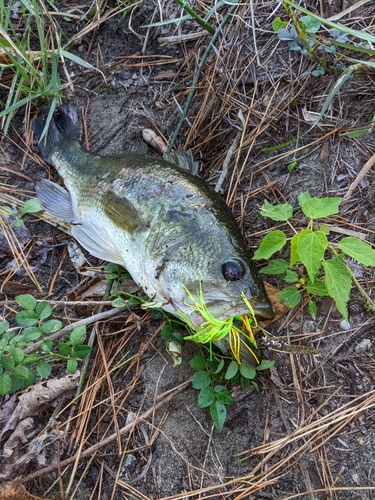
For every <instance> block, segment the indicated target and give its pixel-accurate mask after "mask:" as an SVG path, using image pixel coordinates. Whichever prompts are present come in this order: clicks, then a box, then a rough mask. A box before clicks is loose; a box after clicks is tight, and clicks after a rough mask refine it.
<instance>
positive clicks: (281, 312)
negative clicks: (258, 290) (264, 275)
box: [259, 281, 290, 328]
mask: <svg viewBox="0 0 375 500" xmlns="http://www.w3.org/2000/svg"><path fill="white" fill-rule="evenodd" d="M263 283H264V288H265V289H266V293H267V295H268V298H269V299H270V302H271V305H272V307H273V309H274V311H275V317H274V318H273V319H270V320H266V321H259V326H260V327H262V328H266V327H267V326H268V325H271V324H272V323H275V321H279V319H281V318H283V317H284V316H286V315H287V314H288V312H289V311H290V307H289V306H288V304H286V303H285V302H279V300H278V298H279V295H280V290H278V289H277V288H275V287H274V286H272V285H270V284H269V283H267V282H266V281H263Z"/></svg>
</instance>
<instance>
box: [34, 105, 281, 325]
mask: <svg viewBox="0 0 375 500" xmlns="http://www.w3.org/2000/svg"><path fill="white" fill-rule="evenodd" d="M44 126H45V118H43V117H40V118H37V119H36V120H34V123H33V129H34V131H35V133H36V135H37V136H38V138H40V137H41V135H42V131H43V129H44ZM80 136H81V125H80V121H79V119H78V113H77V108H76V107H74V106H66V107H62V108H59V111H58V114H57V115H56V116H55V117H54V118H53V119H52V121H51V124H50V127H49V130H48V133H47V134H46V137H45V138H43V139H42V140H41V141H40V143H39V148H40V151H41V153H42V156H43V158H44V160H45V161H47V162H49V163H51V164H52V165H53V166H54V167H55V168H56V169H57V171H58V172H59V174H60V176H61V177H62V179H63V181H64V184H65V186H66V188H67V190H65V189H63V188H62V187H60V186H59V185H57V184H55V183H52V182H51V181H48V180H43V181H41V182H40V183H39V184H38V185H37V188H36V189H37V197H38V200H39V202H40V203H41V205H42V207H43V208H44V209H45V210H46V211H47V212H48V213H49V214H51V215H53V216H55V217H57V218H60V219H64V220H67V221H69V222H71V224H72V235H73V236H74V237H75V238H76V239H77V240H78V242H79V243H80V244H81V245H82V246H83V247H84V248H86V250H88V251H89V253H91V254H92V255H94V256H95V257H98V258H100V259H103V260H106V261H110V262H114V263H117V264H121V265H123V266H124V267H125V268H126V269H127V270H128V272H129V273H130V274H131V275H132V277H133V279H134V281H135V282H136V283H137V284H138V285H139V286H141V287H142V288H143V290H144V291H145V293H146V294H147V295H148V296H149V297H154V299H155V301H157V302H161V303H162V304H163V305H162V308H163V309H164V310H165V311H167V312H170V313H172V314H174V315H176V316H179V314H180V313H183V314H184V315H185V316H188V317H189V320H190V322H191V323H192V324H193V325H195V326H197V327H199V325H200V324H201V323H202V322H203V321H204V318H203V317H202V316H201V315H200V314H199V313H198V312H197V311H196V310H194V309H193V308H192V307H191V305H192V303H191V300H190V299H189V297H188V292H190V293H191V294H192V296H193V297H197V290H199V289H200V290H201V293H202V295H203V297H204V301H205V305H206V306H207V309H208V311H209V312H210V314H212V316H213V317H215V318H217V319H219V320H222V319H227V318H230V317H233V316H238V315H241V314H247V313H248V312H249V311H248V308H247V307H246V305H245V303H244V301H243V300H242V298H241V293H243V294H245V296H246V298H247V299H248V301H249V302H250V303H251V305H252V307H253V310H254V312H255V314H256V315H258V316H259V317H268V318H269V317H272V316H273V310H272V307H271V305H270V302H269V300H268V297H267V295H266V293H265V290H264V287H263V283H262V281H261V280H260V278H259V277H258V274H257V271H256V269H255V267H254V264H253V262H252V260H251V254H250V252H249V250H248V248H247V245H246V242H245V241H244V238H243V236H242V234H241V231H240V229H239V227H238V225H237V223H236V221H235V218H234V216H233V214H232V213H231V211H230V210H229V208H228V207H227V205H226V204H225V202H224V200H223V199H222V198H221V197H220V196H219V195H218V194H217V193H216V192H215V191H214V190H213V189H212V188H211V187H210V186H209V185H208V184H207V183H206V182H204V181H203V180H202V179H200V178H199V177H197V176H195V175H192V174H191V173H190V172H188V171H187V170H186V169H184V168H181V167H180V166H179V165H181V162H180V163H179V165H177V163H178V162H176V163H175V162H174V161H172V160H170V161H168V160H166V159H163V158H154V157H151V156H145V155H137V154H134V153H124V154H122V155H118V156H106V157H100V156H94V155H93V154H92V153H90V152H89V151H87V150H86V149H84V148H83V147H82V146H81V145H80V142H79V141H80ZM183 159H186V158H183Z"/></svg>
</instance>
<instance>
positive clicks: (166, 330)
mask: <svg viewBox="0 0 375 500" xmlns="http://www.w3.org/2000/svg"><path fill="white" fill-rule="evenodd" d="M173 332H174V328H173V326H172V325H164V326H163V328H162V329H161V334H162V335H163V337H164V338H165V340H170V338H171V337H172V334H173Z"/></svg>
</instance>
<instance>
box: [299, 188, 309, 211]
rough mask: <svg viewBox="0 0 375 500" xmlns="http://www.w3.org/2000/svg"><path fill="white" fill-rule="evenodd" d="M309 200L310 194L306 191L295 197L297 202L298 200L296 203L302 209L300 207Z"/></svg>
mask: <svg viewBox="0 0 375 500" xmlns="http://www.w3.org/2000/svg"><path fill="white" fill-rule="evenodd" d="M310 198H311V194H310V191H309V190H307V191H303V193H300V194H299V195H298V196H297V200H298V203H299V205H300V206H301V207H302V205H303V204H304V203H305V202H306V201H307V200H310Z"/></svg>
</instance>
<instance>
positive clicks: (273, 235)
mask: <svg viewBox="0 0 375 500" xmlns="http://www.w3.org/2000/svg"><path fill="white" fill-rule="evenodd" d="M285 243H286V236H285V234H284V233H283V232H282V231H280V230H278V229H277V230H276V231H271V232H270V233H268V234H266V236H265V237H264V238H263V240H262V241H261V242H260V245H259V248H258V249H257V250H256V252H255V253H254V257H253V259H269V258H270V257H271V255H273V254H274V253H275V252H277V251H278V250H281V249H282V248H283V246H284V245H285Z"/></svg>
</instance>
